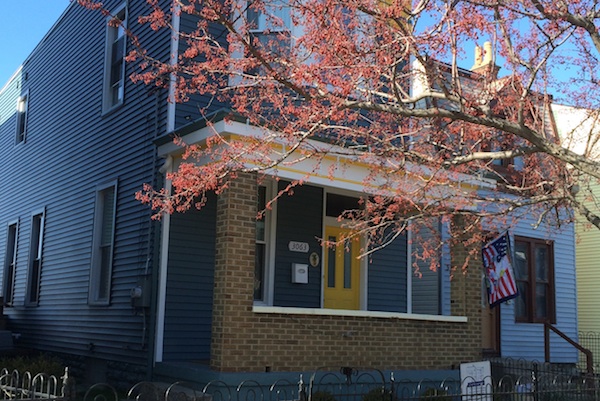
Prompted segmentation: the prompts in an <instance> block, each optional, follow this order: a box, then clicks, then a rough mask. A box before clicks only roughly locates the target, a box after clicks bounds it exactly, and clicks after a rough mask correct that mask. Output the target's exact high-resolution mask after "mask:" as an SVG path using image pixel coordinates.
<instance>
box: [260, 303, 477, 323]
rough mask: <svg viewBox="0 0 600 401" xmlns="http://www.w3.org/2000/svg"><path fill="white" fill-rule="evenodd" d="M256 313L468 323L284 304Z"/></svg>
mask: <svg viewBox="0 0 600 401" xmlns="http://www.w3.org/2000/svg"><path fill="white" fill-rule="evenodd" d="M252 312H254V313H267V314H269V313H270V314H281V315H313V316H348V317H366V318H379V319H381V318H383V319H402V320H420V321H430V322H455V323H467V322H468V321H469V319H468V318H467V317H466V316H446V315H420V314H416V313H398V312H378V311H366V310H346V309H325V308H290V307H283V306H259V305H254V307H253V308H252Z"/></svg>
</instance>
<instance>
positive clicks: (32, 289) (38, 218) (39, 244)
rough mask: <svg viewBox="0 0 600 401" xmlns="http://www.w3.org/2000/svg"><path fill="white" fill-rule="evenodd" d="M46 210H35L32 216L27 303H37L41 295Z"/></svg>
mask: <svg viewBox="0 0 600 401" xmlns="http://www.w3.org/2000/svg"><path fill="white" fill-rule="evenodd" d="M44 222H45V212H44V211H43V210H41V211H38V212H35V213H34V214H33V216H32V217H31V238H30V240H29V272H28V277H27V293H26V297H25V300H26V303H27V305H37V304H38V302H39V297H40V282H41V274H42V250H43V245H44Z"/></svg>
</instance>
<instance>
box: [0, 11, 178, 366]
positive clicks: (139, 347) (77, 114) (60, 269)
mask: <svg viewBox="0 0 600 401" xmlns="http://www.w3.org/2000/svg"><path fill="white" fill-rule="evenodd" d="M121 3H122V1H108V2H106V5H107V6H108V7H110V8H112V7H115V6H116V5H118V4H121ZM162 3H163V4H165V5H166V4H167V3H168V2H167V1H166V0H162ZM129 5H130V6H129V16H130V18H129V21H130V24H129V27H130V28H131V29H132V30H133V31H134V33H136V34H138V35H139V36H140V38H141V40H142V42H143V43H144V44H145V46H146V47H147V48H148V50H149V51H150V53H151V54H154V55H156V56H158V57H160V58H163V59H166V58H167V57H168V53H169V47H168V46H169V35H168V34H167V33H166V32H164V33H153V34H152V35H151V36H150V35H148V34H147V33H146V32H147V31H148V30H149V28H140V26H139V25H138V24H137V22H136V21H137V15H139V14H140V13H143V12H146V11H147V10H148V9H147V6H146V5H145V2H144V1H141V0H135V1H129ZM104 52H105V18H104V17H103V16H102V15H101V14H100V13H98V12H94V11H89V10H86V9H84V8H82V7H80V6H78V5H77V4H71V5H70V6H69V8H68V9H67V11H66V12H65V13H64V14H63V16H62V17H61V20H60V21H59V22H58V23H57V24H56V25H55V26H54V28H53V29H52V30H51V31H50V32H49V33H48V34H47V35H46V37H45V38H44V40H43V41H42V42H41V43H40V44H39V45H38V47H37V48H36V49H35V50H34V52H33V53H32V55H31V56H30V57H29V58H28V60H27V61H26V62H25V64H24V66H23V71H22V73H21V74H20V75H18V76H16V77H15V79H14V80H13V81H11V82H10V83H9V84H8V86H7V87H6V88H5V89H4V90H3V91H2V92H0V169H1V170H2V172H3V173H2V174H1V175H0V186H1V187H2V188H10V190H11V195H10V196H5V195H2V196H0V227H5V226H6V224H7V222H8V221H11V220H14V219H16V218H20V221H21V223H22V225H21V231H20V235H19V243H18V250H19V251H18V258H17V268H16V271H17V273H16V285H15V303H14V306H13V307H10V308H6V309H5V313H6V314H7V315H9V317H10V322H11V329H12V330H13V331H15V332H19V333H21V340H20V341H21V343H20V344H21V345H23V346H26V347H33V348H37V349H41V350H50V351H59V352H74V353H76V354H80V355H84V356H89V357H98V358H108V359H113V360H117V361H130V362H139V363H145V362H146V358H147V355H146V352H145V350H146V349H147V347H146V344H145V343H144V341H146V339H147V338H148V334H149V333H148V332H147V330H148V329H147V327H149V326H148V325H147V322H145V321H144V318H143V317H142V316H141V315H140V314H135V313H133V312H134V310H133V308H132V306H131V299H130V291H131V289H132V288H133V287H134V286H135V285H136V284H137V283H138V280H139V279H140V277H142V276H143V275H144V274H145V273H146V272H148V270H147V269H149V268H151V266H152V254H153V249H152V247H151V244H152V242H151V241H150V240H149V236H150V235H151V233H152V230H153V223H152V222H151V220H150V219H149V217H150V211H149V209H148V207H146V206H144V205H141V204H140V203H139V202H137V201H136V200H135V196H134V194H135V192H136V191H138V190H140V189H141V186H142V184H143V183H144V182H150V183H151V182H152V180H153V177H154V172H155V168H156V165H157V163H158V161H157V160H156V159H155V147H154V145H153V143H152V140H153V138H154V137H155V136H157V135H158V134H161V133H163V131H164V130H165V127H164V124H162V121H164V120H165V119H166V115H165V111H166V102H165V100H166V95H165V93H164V92H155V93H152V94H150V93H149V90H148V88H146V87H144V86H143V85H139V84H133V83H132V82H130V81H129V80H128V81H127V83H126V88H125V104H124V105H123V106H122V107H121V108H119V109H117V110H115V111H114V112H112V113H111V114H107V115H102V82H103V77H104ZM133 71H134V66H132V65H128V67H127V75H129V74H131V73H132V72H133ZM24 91H29V105H28V128H27V139H26V142H25V143H21V144H18V145H16V146H15V114H14V112H15V106H16V98H17V97H18V96H19V95H20V94H21V93H24ZM157 101H159V102H160V103H158V102H157ZM159 104H160V105H161V106H160V107H158V105H159ZM157 122H158V123H157ZM115 179H116V180H118V187H117V211H116V232H115V245H114V260H113V276H112V291H111V303H110V305H109V306H106V307H92V306H89V305H88V302H87V301H88V285H89V277H90V265H91V257H92V233H93V225H94V203H95V191H96V186H97V185H98V184H101V183H104V182H107V181H111V180H115ZM42 207H45V208H46V225H45V235H44V249H43V259H42V278H41V287H40V300H39V306H37V307H25V306H24V296H25V284H26V282H27V276H26V273H27V272H26V270H27V264H28V260H27V258H28V254H27V253H28V248H29V246H28V244H29V239H30V233H29V231H30V215H31V212H32V211H33V210H36V209H40V208H42ZM5 236H6V230H5V229H0V255H4V254H5V252H6V250H5V247H6V238H5ZM147 290H150V289H147Z"/></svg>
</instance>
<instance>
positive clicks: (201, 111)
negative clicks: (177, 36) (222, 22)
mask: <svg viewBox="0 0 600 401" xmlns="http://www.w3.org/2000/svg"><path fill="white" fill-rule="evenodd" d="M196 21H197V19H196V17H195V16H192V15H190V14H187V13H181V19H180V22H179V30H180V32H183V33H191V32H194V31H195V30H196V29H197V28H198V26H197V24H196ZM208 29H209V31H210V32H211V35H213V37H215V38H221V39H222V42H221V44H222V45H223V46H225V47H227V44H226V43H225V39H226V38H227V33H226V32H225V31H224V29H223V28H222V27H220V26H218V25H217V24H210V23H209V24H208ZM217 30H219V31H220V32H219V31H217ZM186 48H187V44H186V41H185V39H183V40H180V41H179V52H180V54H181V53H182V52H184V51H185V50H186ZM175 108H176V112H175V128H180V127H183V126H185V125H187V124H190V123H193V122H194V121H197V120H200V119H202V118H204V117H205V116H210V115H211V113H214V112H215V111H217V110H222V109H225V108H227V105H226V104H225V103H222V102H220V101H219V100H218V99H216V98H214V97H213V96H212V95H210V94H205V95H199V94H191V95H189V100H187V101H186V102H183V103H177V104H176V105H175Z"/></svg>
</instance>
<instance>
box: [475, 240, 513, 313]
mask: <svg viewBox="0 0 600 401" xmlns="http://www.w3.org/2000/svg"><path fill="white" fill-rule="evenodd" d="M508 255H509V252H508V233H504V234H502V235H501V236H499V237H498V238H496V239H495V240H493V241H491V242H489V243H488V244H487V245H485V246H484V247H483V248H482V249H481V256H482V258H483V267H484V269H485V276H486V278H487V280H488V284H489V285H488V299H489V302H490V306H496V305H498V304H499V303H501V302H504V301H508V300H509V299H512V298H515V297H516V296H518V295H519V291H518V290H517V283H516V282H515V275H514V273H513V270H512V266H511V264H510V259H509V257H508Z"/></svg>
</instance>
